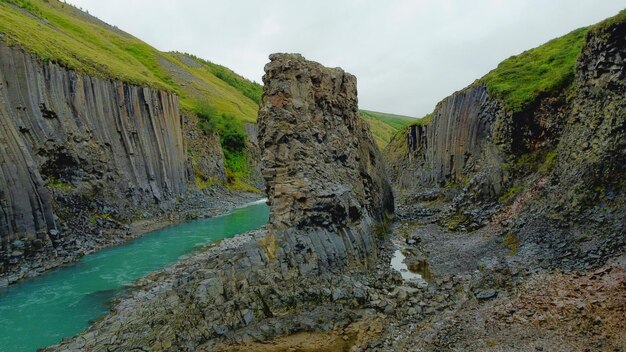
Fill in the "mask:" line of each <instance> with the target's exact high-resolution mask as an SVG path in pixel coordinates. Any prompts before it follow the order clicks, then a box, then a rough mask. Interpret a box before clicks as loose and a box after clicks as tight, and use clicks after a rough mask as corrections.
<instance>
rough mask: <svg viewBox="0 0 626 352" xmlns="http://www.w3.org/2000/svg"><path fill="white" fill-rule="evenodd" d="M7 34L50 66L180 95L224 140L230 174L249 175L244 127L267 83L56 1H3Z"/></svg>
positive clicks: (0, 11)
mask: <svg viewBox="0 0 626 352" xmlns="http://www.w3.org/2000/svg"><path fill="white" fill-rule="evenodd" d="M0 34H1V36H2V38H1V39H2V40H4V41H5V42H6V43H7V44H9V45H18V46H20V47H22V48H23V49H25V50H27V51H29V52H31V53H33V54H34V55H36V56H38V57H40V58H41V59H43V60H45V61H48V60H49V61H54V62H58V63H60V64H61V65H63V66H66V67H68V68H71V69H74V70H76V71H78V72H81V73H84V74H88V75H91V76H95V77H101V78H107V79H118V80H121V81H124V82H127V83H131V84H137V85H147V86H151V87H154V88H159V89H164V90H167V91H171V92H174V93H176V94H178V96H179V97H180V101H181V106H182V108H183V109H185V110H187V111H190V112H195V113H197V114H198V116H199V117H200V120H201V122H202V124H201V126H202V127H203V128H205V129H206V130H209V131H216V132H218V133H219V134H220V136H221V137H222V138H221V140H222V144H223V145H222V146H223V147H224V149H225V151H226V153H225V154H226V160H225V162H226V165H227V168H228V169H229V170H230V171H231V174H234V175H235V176H236V178H242V177H245V176H246V175H247V174H248V173H249V170H248V169H247V168H245V167H244V168H242V167H241V165H242V164H246V163H245V158H246V155H247V153H246V151H245V143H244V142H243V141H245V132H244V128H243V123H245V122H255V121H256V116H257V113H258V102H259V100H260V96H261V92H262V87H261V85H259V84H257V83H255V82H251V81H249V80H247V79H245V78H244V77H241V76H239V75H237V74H236V73H234V72H233V71H231V70H229V69H228V68H226V67H223V66H220V65H216V64H214V63H211V62H208V61H205V60H202V59H199V58H197V57H194V56H191V55H188V54H181V53H165V52H160V51H158V50H157V49H155V48H153V47H151V46H150V45H148V44H146V43H144V42H142V41H141V40H139V39H137V38H135V37H133V36H131V35H130V34H128V33H125V32H123V31H121V30H119V29H117V28H116V27H113V26H110V25H108V24H106V23H104V22H102V21H100V20H98V19H97V18H95V17H93V16H90V15H89V14H87V13H85V12H83V11H81V10H79V9H77V8H75V7H73V6H71V5H68V4H65V3H63V2H60V1H57V0H0ZM242 160H243V161H244V162H242Z"/></svg>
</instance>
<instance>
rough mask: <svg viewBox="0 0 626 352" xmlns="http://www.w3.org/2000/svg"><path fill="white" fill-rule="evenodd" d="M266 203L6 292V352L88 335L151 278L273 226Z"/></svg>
mask: <svg viewBox="0 0 626 352" xmlns="http://www.w3.org/2000/svg"><path fill="white" fill-rule="evenodd" d="M268 217H269V207H268V206H267V205H265V203H264V201H260V202H254V203H250V204H248V205H246V206H244V207H241V208H238V209H235V210H233V211H232V212H230V213H228V214H226V215H223V216H218V217H213V218H208V219H201V220H194V221H190V222H187V223H183V224H179V225H175V226H171V227H167V228H164V229H161V230H158V231H154V232H151V233H148V234H145V235H144V236H142V237H140V238H138V239H135V240H133V241H131V242H129V243H127V244H124V245H121V246H118V247H113V248H108V249H105V250H102V251H99V252H97V253H94V254H91V255H88V256H85V257H83V258H82V259H81V260H80V261H79V262H78V263H76V264H74V265H71V266H67V267H63V268H59V269H56V270H53V271H51V272H49V273H46V274H44V275H42V276H39V277H36V278H33V279H29V280H26V281H23V282H21V283H18V284H16V285H12V286H9V287H8V288H6V289H4V290H2V291H0V351H11V352H14V351H15V352H18V351H36V350H37V348H41V347H45V346H48V345H52V344H55V343H57V342H59V341H60V340H61V339H62V338H63V337H70V336H72V335H75V334H76V333H78V332H80V331H82V330H84V329H85V328H87V327H88V326H89V325H90V322H91V321H94V320H95V319H97V318H98V317H101V316H103V315H104V314H106V313H107V312H108V311H109V308H108V306H107V303H108V302H110V301H111V300H112V299H114V298H116V297H117V296H119V295H120V294H121V293H122V292H123V290H124V288H125V287H127V286H128V285H129V284H131V283H132V282H133V281H135V280H137V279H139V278H141V277H144V276H146V275H147V274H148V273H150V272H153V271H156V270H159V269H163V268H164V267H166V266H168V265H171V264H173V263H174V262H176V261H177V260H178V259H179V258H180V257H181V256H183V255H184V254H188V253H190V252H192V251H194V250H197V249H198V248H199V247H201V246H203V245H206V244H208V243H211V242H215V241H218V240H221V239H223V238H227V237H232V236H234V235H237V234H241V233H245V232H248V231H251V230H254V229H257V228H259V227H261V226H262V225H264V224H266V223H267V220H268Z"/></svg>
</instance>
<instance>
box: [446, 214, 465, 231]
mask: <svg viewBox="0 0 626 352" xmlns="http://www.w3.org/2000/svg"><path fill="white" fill-rule="evenodd" d="M470 220H471V218H470V217H469V216H467V215H464V214H457V215H454V216H452V217H451V218H450V219H449V220H448V222H447V224H446V225H447V227H448V230H450V231H456V230H458V229H459V228H460V227H461V226H462V225H464V224H467V223H468V222H469V221H470Z"/></svg>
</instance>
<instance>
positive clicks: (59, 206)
mask: <svg viewBox="0 0 626 352" xmlns="http://www.w3.org/2000/svg"><path fill="white" fill-rule="evenodd" d="M0 124H1V126H2V127H1V128H0V139H1V140H2V146H1V147H0V242H1V244H2V246H1V249H0V273H2V272H3V271H4V270H5V269H7V267H12V268H13V267H15V264H17V263H19V262H20V261H22V260H23V259H24V258H30V257H33V256H40V257H42V258H44V259H42V260H43V261H44V263H42V264H41V265H43V267H46V266H48V265H52V263H50V261H51V260H52V258H55V257H57V255H58V256H63V253H68V252H76V253H69V255H79V253H78V251H80V250H81V248H79V247H80V246H78V247H76V246H75V242H76V238H80V237H82V236H84V235H87V234H94V235H95V236H94V239H92V240H93V241H98V242H99V243H100V241H103V242H104V241H106V238H105V237H106V233H107V231H109V230H111V231H118V230H119V231H121V233H124V234H125V233H126V232H127V230H126V229H125V226H124V225H123V224H122V223H128V222H130V221H132V220H135V219H138V218H150V217H154V216H156V215H160V214H163V213H164V212H166V211H168V210H172V209H173V208H174V207H175V206H176V205H177V202H178V200H177V199H178V197H180V196H181V195H183V194H186V193H187V192H188V190H189V187H188V184H189V183H190V181H193V173H192V172H191V170H189V167H188V165H189V164H188V160H187V155H186V148H185V141H184V139H183V126H182V125H181V114H180V113H179V109H178V98H177V97H176V96H175V95H174V94H171V93H166V92H163V91H158V90H154V89H150V88H145V87H138V86H133V85H128V84H124V83H122V82H119V81H111V80H105V79H100V78H94V77H89V76H85V75H81V74H77V73H76V72H74V71H71V70H68V69H66V68H64V67H62V66H60V65H58V64H55V63H53V62H42V61H41V60H39V59H37V58H35V57H34V56H32V55H31V54H28V53H25V52H24V51H22V50H20V49H18V48H16V47H9V46H7V45H6V44H5V43H3V42H0ZM206 139H208V140H209V142H214V143H213V144H210V143H209V144H208V145H205V146H204V148H205V152H206V153H207V154H210V155H209V156H211V155H217V156H218V157H219V156H221V149H220V147H219V141H218V140H217V138H215V137H214V136H206V137H205V138H204V139H203V141H205V142H206ZM190 140H192V141H193V138H191V139H190ZM211 148H214V149H213V150H211ZM215 148H216V149H215ZM201 168H202V169H203V170H204V171H205V172H206V173H215V174H216V175H218V176H219V175H220V171H221V174H223V173H224V171H223V163H222V164H219V163H215V162H214V163H212V164H211V165H202V166H201ZM90 226H91V227H90ZM92 227H93V228H92ZM103 233H104V235H103ZM98 234H99V235H98ZM92 240H90V241H92ZM70 242H71V243H70ZM68 246H69V247H68ZM94 246H97V244H94ZM94 246H91V247H94ZM3 264H4V265H6V267H4V268H3ZM43 267H38V268H36V269H37V270H39V269H43Z"/></svg>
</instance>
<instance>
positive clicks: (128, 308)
mask: <svg viewBox="0 0 626 352" xmlns="http://www.w3.org/2000/svg"><path fill="white" fill-rule="evenodd" d="M264 82H265V90H264V96H263V101H262V106H261V110H260V111H261V118H260V121H259V122H260V137H259V141H260V145H261V148H262V150H263V162H264V170H263V174H264V176H265V178H266V182H267V185H268V186H267V189H268V196H269V199H270V203H271V216H270V217H271V218H270V223H269V224H268V226H267V228H266V229H264V230H260V231H257V232H254V233H252V234H248V235H241V236H238V237H236V238H234V239H232V240H225V241H223V242H222V243H221V245H220V246H217V247H214V248H211V249H208V250H205V251H202V252H200V253H197V254H195V255H193V256H191V257H190V258H188V259H186V260H183V261H182V262H180V263H179V264H177V265H176V266H175V267H173V268H170V269H168V270H167V271H166V273H165V274H164V275H162V276H161V277H159V278H156V279H154V281H150V282H148V284H146V286H145V287H144V288H143V289H141V290H139V291H138V292H135V293H134V294H133V296H132V297H131V298H128V299H126V300H123V301H122V302H120V303H119V304H118V305H117V306H116V307H115V308H114V312H113V313H112V314H110V315H108V316H107V317H105V318H104V319H103V320H102V321H100V322H98V323H96V324H95V325H94V326H92V327H91V328H90V329H89V330H88V331H86V332H85V333H83V334H81V335H79V336H77V337H75V338H74V339H72V340H70V341H66V342H64V343H63V344H62V345H60V346H55V347H53V348H52V349H53V350H56V349H59V350H61V349H66V348H69V349H75V348H78V349H84V350H104V349H107V348H120V349H124V350H132V349H133V348H139V347H143V348H146V347H148V348H153V349H156V350H161V349H165V350H181V349H189V350H192V349H208V350H213V349H215V348H217V347H219V345H220V343H223V342H241V341H247V340H265V339H268V338H271V337H274V336H279V335H284V334H289V333H293V332H297V331H307V330H308V331H324V330H330V329H332V328H333V327H334V326H335V324H340V325H345V324H347V323H349V322H350V321H352V320H353V319H354V318H355V313H354V312H353V311H352V310H350V309H345V306H350V305H358V304H359V302H360V303H362V302H364V301H365V300H366V299H367V290H366V289H365V288H364V286H363V285H362V284H361V283H359V282H358V281H357V280H358V276H359V274H360V273H361V274H363V273H365V272H367V271H368V265H369V263H371V262H372V258H376V248H377V240H376V238H375V237H376V236H375V234H374V231H373V227H374V225H375V223H377V222H380V221H384V217H385V212H391V211H392V210H393V209H392V204H393V201H392V198H391V197H392V195H391V192H390V186H389V184H388V181H387V179H386V177H385V174H384V171H383V170H384V169H383V166H382V158H381V156H380V153H379V152H378V150H377V147H376V144H375V143H374V141H373V138H372V136H371V134H370V132H369V129H368V127H367V125H366V124H365V122H362V121H361V120H360V119H358V118H357V115H356V112H357V98H356V80H355V78H354V76H352V75H349V74H347V73H345V72H343V71H342V70H341V69H328V68H324V67H323V66H322V65H320V64H318V63H314V62H310V61H307V60H305V59H304V58H303V57H301V56H300V55H293V54H275V55H272V56H271V62H270V63H269V64H268V65H267V66H266V75H265V77H264ZM348 272H349V273H350V275H345V273H348ZM147 327H149V328H147Z"/></svg>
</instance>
